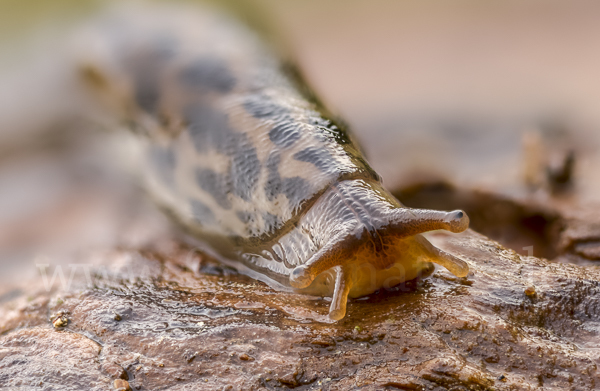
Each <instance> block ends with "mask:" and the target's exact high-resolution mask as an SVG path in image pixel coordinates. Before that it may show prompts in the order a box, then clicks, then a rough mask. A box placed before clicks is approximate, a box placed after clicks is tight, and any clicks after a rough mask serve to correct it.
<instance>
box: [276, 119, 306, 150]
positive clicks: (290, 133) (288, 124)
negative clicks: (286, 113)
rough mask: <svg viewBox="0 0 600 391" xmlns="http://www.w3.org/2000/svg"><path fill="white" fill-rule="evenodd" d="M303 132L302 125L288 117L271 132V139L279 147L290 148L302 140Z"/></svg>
mask: <svg viewBox="0 0 600 391" xmlns="http://www.w3.org/2000/svg"><path fill="white" fill-rule="evenodd" d="M301 132H302V125H301V124H299V123H297V122H295V121H294V120H293V119H292V118H291V117H286V118H284V119H283V120H281V121H279V122H278V123H277V125H275V126H274V127H273V129H271V130H270V131H269V139H270V140H271V141H272V142H273V144H275V145H277V146H279V147H282V148H289V147H291V146H292V145H294V143H295V142H296V141H297V140H298V139H299V138H300V135H301Z"/></svg>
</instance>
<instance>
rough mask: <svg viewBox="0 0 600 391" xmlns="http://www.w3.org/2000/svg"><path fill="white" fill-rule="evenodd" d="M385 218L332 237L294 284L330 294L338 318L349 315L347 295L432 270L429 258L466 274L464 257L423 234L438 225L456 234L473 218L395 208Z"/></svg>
mask: <svg viewBox="0 0 600 391" xmlns="http://www.w3.org/2000/svg"><path fill="white" fill-rule="evenodd" d="M384 221H385V224H381V225H379V226H377V227H369V228H367V227H365V226H360V227H359V228H357V229H356V230H354V231H352V232H348V233H345V234H344V235H340V236H338V237H336V238H334V239H333V240H331V241H330V242H329V243H328V244H327V245H325V246H324V247H323V248H321V249H320V250H319V251H318V252H317V253H315V254H314V255H313V256H312V257H311V258H310V259H309V260H308V261H307V262H306V263H305V264H304V265H301V266H298V267H296V268H295V269H294V270H293V271H292V273H291V275H290V284H291V285H292V287H294V288H296V289H299V290H301V291H303V292H306V293H310V294H315V295H323V296H326V295H327V296H328V295H332V302H331V307H330V312H329V316H330V318H331V319H333V320H339V319H342V318H343V317H344V316H345V313H346V302H347V297H348V296H350V297H360V296H364V295H367V294H370V293H372V292H374V291H376V290H378V289H381V288H391V287H392V286H394V285H397V284H399V283H402V282H404V281H408V280H412V279H414V278H416V277H418V276H420V275H423V274H427V273H428V272H430V271H431V270H432V266H431V262H433V263H437V264H439V265H442V266H444V267H445V268H446V269H448V270H449V271H450V272H451V273H452V274H454V275H456V276H457V277H465V276H466V275H467V274H468V272H469V267H468V265H467V264H466V263H465V262H464V261H463V260H461V259H459V258H457V257H455V256H453V255H452V254H448V253H446V252H444V251H442V250H440V249H438V248H437V247H435V246H433V245H432V244H431V243H429V241H427V239H425V238H424V237H423V236H422V235H420V234H421V233H424V232H427V231H432V230H437V229H444V230H447V231H450V232H455V233H458V232H462V231H464V230H466V229H467V228H468V226H469V218H468V217H467V215H466V214H465V213H464V212H463V211H453V212H440V211H432V210H422V209H409V208H396V209H391V210H389V211H388V212H387V214H386V217H385V219H384ZM332 291H333V292H332Z"/></svg>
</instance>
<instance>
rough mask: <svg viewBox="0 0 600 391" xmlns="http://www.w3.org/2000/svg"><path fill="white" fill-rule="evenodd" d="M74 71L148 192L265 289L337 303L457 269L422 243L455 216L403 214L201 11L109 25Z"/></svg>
mask: <svg viewBox="0 0 600 391" xmlns="http://www.w3.org/2000/svg"><path fill="white" fill-rule="evenodd" d="M109 20H110V21H109V22H105V23H104V24H100V27H98V28H96V29H95V30H94V33H93V34H87V33H86V34H84V36H86V37H88V38H89V37H91V38H90V39H89V40H88V41H86V44H85V48H86V54H85V56H82V58H81V61H80V64H81V69H82V70H83V74H84V75H85V77H86V79H87V80H88V81H90V82H91V84H92V85H93V86H94V87H95V88H96V89H97V90H98V91H100V92H101V94H100V95H101V96H103V97H104V98H105V101H106V102H107V103H108V104H109V105H110V106H111V107H112V109H114V110H116V112H115V113H116V114H117V115H119V116H121V117H122V118H124V119H125V123H126V124H127V126H128V127H129V129H130V130H131V134H133V135H134V140H135V141H134V144H135V148H136V151H137V152H136V154H138V155H139V156H140V157H141V159H142V160H143V164H142V170H141V171H142V175H143V177H144V182H145V184H146V186H147V188H148V191H149V192H150V193H151V194H152V196H153V197H154V198H155V199H157V201H158V202H159V203H160V205H162V206H163V207H164V208H166V209H167V210H168V211H169V212H170V215H171V216H173V217H174V218H175V219H176V220H177V221H178V222H179V223H180V224H182V225H183V226H184V227H186V228H187V229H188V230H189V231H190V232H192V233H193V234H194V235H195V236H197V237H199V238H202V239H203V240H204V241H206V242H207V243H209V245H210V246H211V247H212V248H213V249H214V250H216V251H217V252H218V253H219V254H221V256H223V257H225V258H226V259H233V260H235V261H236V262H238V263H239V264H240V266H241V265H245V267H247V268H249V269H251V270H253V271H255V272H257V273H259V274H260V275H261V276H263V277H265V279H266V280H268V281H271V282H273V283H274V284H275V285H277V284H280V286H282V287H287V288H288V289H293V290H294V291H297V292H300V293H306V294H311V295H319V296H331V297H332V300H331V306H330V310H329V317H330V318H331V319H332V320H339V319H342V318H343V317H344V316H345V314H346V303H347V299H348V297H351V298H355V297H360V296H364V295H367V294H370V293H373V292H374V291H376V290H378V289H381V288H382V287H390V286H391V285H395V284H398V283H400V282H403V281H407V280H411V279H414V278H416V277H418V276H419V275H421V274H424V273H426V272H428V271H429V272H430V271H431V270H432V265H431V263H430V262H434V263H436V264H439V265H442V266H444V267H445V268H446V269H448V270H449V271H450V272H451V273H453V274H454V275H456V276H458V277H464V276H466V275H467V273H468V271H469V268H468V266H467V264H466V263H465V262H464V261H462V260H461V259H458V258H457V257H455V256H453V255H451V254H448V253H446V252H444V251H442V250H440V249H438V248H436V247H434V246H433V245H432V244H430V243H429V242H428V241H427V239H425V237H423V236H422V235H421V234H422V233H424V232H427V231H432V230H439V229H444V230H448V231H451V232H462V231H464V230H466V229H467V228H468V225H469V219H468V217H467V215H466V214H465V213H464V212H462V211H452V212H442V211H434V210H423V209H411V208H407V207H404V206H403V205H402V204H401V203H400V202H399V201H398V200H397V199H395V198H394V197H393V196H392V195H391V194H390V193H389V192H388V191H387V190H386V189H385V188H384V187H383V185H382V182H381V178H380V177H379V175H378V174H377V173H376V172H375V171H374V170H373V169H372V168H371V167H370V166H369V164H368V163H367V161H366V160H365V158H364V157H363V155H362V154H361V152H360V150H359V148H358V147H357V144H356V143H355V142H354V141H353V140H352V138H351V135H350V134H349V132H348V130H347V128H346V126H345V125H343V124H342V123H340V122H339V121H337V120H335V119H334V118H333V117H332V116H331V115H330V114H328V112H327V111H326V110H325V109H324V108H323V105H322V104H320V103H319V102H318V100H317V99H315V98H314V96H313V94H311V93H309V92H307V91H309V90H308V89H307V88H306V86H305V84H303V82H302V81H300V79H299V78H298V77H297V73H295V72H292V71H290V67H287V66H286V65H285V63H284V62H283V61H282V60H280V59H278V57H277V56H275V55H274V54H273V52H272V51H271V49H270V48H269V47H268V46H267V45H266V44H265V43H264V42H261V40H260V39H259V38H258V36H257V35H255V34H254V33H253V32H251V31H249V30H248V29H247V28H246V27H244V26H242V25H240V24H239V23H237V22H235V21H233V20H230V19H227V18H226V17H224V16H222V15H220V14H214V13H211V12H208V11H204V12H200V11H199V12H196V11H189V10H188V11H183V12H181V11H176V10H172V9H167V8H164V9H160V10H159V11H158V12H148V11H144V12H143V16H141V15H140V14H138V13H137V12H136V13H135V14H134V15H131V14H127V13H125V14H120V13H117V14H116V15H112V16H111V17H110V18H109Z"/></svg>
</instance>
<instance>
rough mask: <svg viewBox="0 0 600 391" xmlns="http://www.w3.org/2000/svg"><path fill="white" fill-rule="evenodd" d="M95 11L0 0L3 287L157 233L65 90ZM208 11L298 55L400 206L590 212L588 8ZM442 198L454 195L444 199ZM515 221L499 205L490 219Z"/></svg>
mask: <svg viewBox="0 0 600 391" xmlns="http://www.w3.org/2000/svg"><path fill="white" fill-rule="evenodd" d="M108 3H109V2H108V1H91V0H85V1H84V0H53V1H52V2H49V1H47V0H26V1H23V0H3V1H2V2H0V284H3V286H4V287H7V286H10V285H11V284H12V283H15V282H17V281H20V280H24V279H27V278H31V277H33V276H35V275H36V274H37V273H39V270H40V266H39V265H45V264H64V265H68V264H73V263H77V260H78V257H80V256H81V254H82V252H90V251H97V250H98V249H103V250H106V249H111V248H117V247H137V246H143V245H144V244H145V243H149V242H152V241H153V240H155V239H156V238H160V237H161V236H165V235H168V233H167V232H169V225H168V223H167V222H166V220H165V219H164V217H163V216H162V215H161V214H160V213H158V212H157V211H156V210H155V209H154V207H153V206H152V205H151V204H150V203H148V202H146V201H144V200H145V198H144V197H143V195H142V194H141V192H140V191H139V189H137V188H136V187H135V186H132V185H131V183H130V178H129V177H128V176H126V175H124V174H122V170H121V169H120V167H119V163H118V161H117V160H116V159H113V158H112V154H113V152H112V149H111V148H112V147H111V140H110V138H107V137H106V135H105V134H104V133H103V132H102V131H101V130H99V129H97V127H96V126H94V124H93V123H90V122H89V121H87V120H86V115H85V113H86V112H87V111H88V110H89V105H90V104H91V103H90V101H89V100H88V98H87V97H85V96H83V95H82V94H81V92H80V91H79V90H78V88H77V87H76V86H75V83H76V80H75V78H74V64H72V63H70V58H72V57H70V52H69V50H70V49H69V45H68V44H67V43H68V42H70V41H71V40H72V38H73V34H74V31H77V28H76V26H78V25H81V24H85V21H86V20H88V19H90V18H93V16H94V14H95V13H97V12H99V11H100V10H102V9H103V7H106V6H107V4H108ZM139 3H141V4H144V2H143V1H140V2H139ZM170 3H175V2H174V1H170ZM187 3H190V1H188V2H187ZM212 4H213V5H216V6H219V7H223V8H225V9H227V10H229V11H230V12H232V13H234V14H237V15H238V16H239V17H241V18H242V19H245V20H247V21H249V23H251V24H253V25H254V26H255V27H256V28H258V29H259V30H261V31H263V32H264V33H265V34H267V35H269V36H270V39H271V40H272V41H273V42H275V44H276V45H277V46H279V47H280V48H281V49H282V50H284V51H285V52H287V53H289V54H291V55H292V56H293V57H294V58H295V60H296V62H297V63H298V64H299V66H300V68H301V69H302V71H303V72H304V74H305V76H306V78H307V79H308V80H309V81H310V83H311V84H312V86H313V87H314V89H315V90H316V91H317V93H318V95H319V96H321V97H322V99H323V100H324V101H325V102H326V103H327V104H328V106H330V107H331V108H332V109H333V111H335V112H337V113H339V114H340V115H341V116H342V117H343V118H344V119H345V120H346V122H348V123H349V124H350V126H351V128H352V129H353V131H354V134H355V135H356V137H357V139H358V140H359V141H360V143H361V145H362V146H363V149H364V150H365V152H366V154H367V158H368V160H369V161H370V163H371V164H372V165H373V166H374V168H375V169H376V170H377V171H378V172H379V173H380V174H381V175H382V176H383V178H384V183H385V184H386V186H387V187H388V188H390V189H393V190H395V191H397V194H399V196H400V199H401V201H404V202H405V203H407V204H408V205H409V206H435V207H440V208H443V209H449V208H451V207H454V206H456V205H458V206H460V207H464V208H465V209H467V210H468V208H469V206H470V205H471V204H472V203H476V202H480V201H481V200H480V199H477V200H474V199H473V198H469V197H473V194H475V193H476V192H480V193H481V192H483V193H485V194H486V196H492V197H494V199H495V200H497V199H511V200H523V199H527V200H531V199H535V200H536V202H538V204H544V203H547V204H552V205H556V204H557V203H559V204H561V205H567V206H568V207H570V208H581V207H583V206H585V207H586V208H588V210H594V208H593V207H590V205H598V206H600V175H599V174H598V171H599V169H600V153H599V152H600V131H599V129H600V110H599V104H600V103H599V102H600V77H598V69H600V23H599V22H600V3H598V2H595V1H583V0H576V1H574V0H571V1H549V0H543V1H542V0H530V1H523V0H518V1H517V0H502V1H500V0H494V1H486V2H481V1H476V0H459V1H453V2H447V1H422V0H410V1H394V0H369V1H366V0H329V1H327V2H324V1H317V0H287V1H277V0H247V1H243V2H242V1H213V2H212ZM423 189H425V190H423ZM432 189H433V190H432ZM436 189H437V190H436ZM440 189H441V190H440ZM448 189H462V190H464V191H466V192H467V193H468V194H467V196H465V197H463V198H460V197H458V198H460V199H453V200H451V202H446V201H445V199H446V198H445V197H446V196H447V195H448ZM438 190H440V191H438ZM478 194H479V193H478ZM452 196H453V197H455V198H456V194H454V193H453V195H452ZM461 202H462V204H461ZM465 203H466V205H464V204H465ZM486 205H491V204H489V203H488V204H485V203H484V204H483V205H479V206H478V208H480V209H483V210H485V209H486V208H487V209H489V208H488V207H487V206H486ZM494 205H496V204H494ZM496 206H497V205H496ZM595 210H600V208H595ZM468 211H469V210H468ZM480 212H481V211H480ZM480 212H473V213H480ZM513 212H514V211H513V210H507V209H506V208H505V209H502V208H500V209H498V210H497V211H496V212H495V214H494V216H495V217H494V218H496V219H497V218H498V216H504V215H506V214H507V213H509V214H510V213H513ZM544 216H545V215H544ZM544 216H542V217H543V218H544V219H546V218H547V216H546V217H544ZM476 217H477V216H476ZM475 220H477V218H476V219H475ZM483 220H485V218H484V219H483ZM488 220H489V219H488ZM519 221H520V220H519ZM484 223H485V222H484ZM488 223H489V222H488ZM534 223H535V222H534ZM544 227H545V226H544ZM488 228H489V227H488ZM475 229H478V227H477V226H476V227H475ZM543 229H545V228H543ZM480 230H482V231H485V226H481V229H480ZM497 231H498V239H499V240H504V242H505V243H507V244H509V245H512V247H513V248H515V249H516V250H517V251H519V252H523V251H524V250H523V248H527V247H528V246H529V245H531V246H534V247H535V248H534V253H535V254H536V255H541V256H548V257H552V256H553V255H554V254H553V252H552V251H546V249H544V248H543V246H544V245H543V244H539V243H538V242H537V240H538V239H539V238H535V237H529V236H527V235H526V234H523V233H522V232H521V231H520V230H519V227H515V226H514V225H511V226H509V227H508V228H506V227H504V228H502V229H498V230H497ZM493 232H494V230H493V229H492V230H491V231H490V230H488V231H485V233H486V234H492V233H493ZM534 236H535V235H534ZM507 237H508V238H507ZM549 238H550V237H549V236H548V237H545V240H546V241H548V240H549ZM539 248H541V249H540V250H538V249H539ZM528 251H529V250H526V251H525V253H527V252H528ZM99 262H101V261H99ZM36 265H37V266H36ZM67 277H68V276H67ZM0 293H1V290H0Z"/></svg>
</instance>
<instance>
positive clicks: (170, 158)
mask: <svg viewBox="0 0 600 391" xmlns="http://www.w3.org/2000/svg"><path fill="white" fill-rule="evenodd" d="M149 154H150V156H149V161H150V164H151V165H152V169H153V170H155V172H156V173H157V174H158V176H159V178H160V179H161V180H162V181H163V182H164V183H165V184H167V185H168V186H173V185H174V180H175V178H174V177H173V175H174V171H175V166H176V165H177V160H176V159H177V156H176V154H175V152H174V151H173V150H172V149H171V148H168V147H163V146H160V145H154V146H152V147H151V148H150V150H149Z"/></svg>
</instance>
